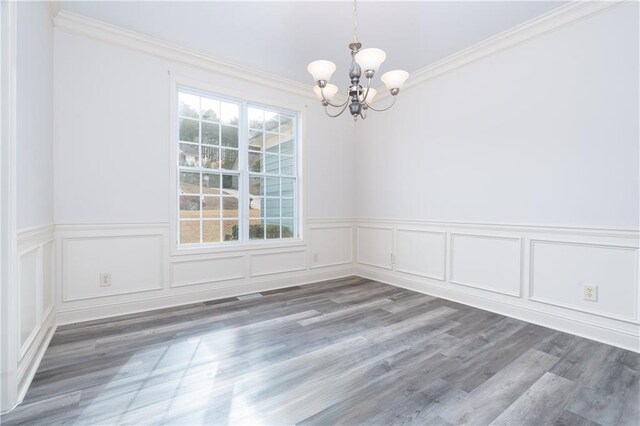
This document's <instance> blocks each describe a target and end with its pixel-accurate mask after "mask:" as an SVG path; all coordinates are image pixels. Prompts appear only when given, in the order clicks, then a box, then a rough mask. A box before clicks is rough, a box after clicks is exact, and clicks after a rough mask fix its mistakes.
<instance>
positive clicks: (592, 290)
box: [583, 285, 598, 302]
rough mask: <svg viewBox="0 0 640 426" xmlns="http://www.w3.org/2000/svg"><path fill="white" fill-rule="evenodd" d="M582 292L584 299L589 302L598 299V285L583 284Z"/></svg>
mask: <svg viewBox="0 0 640 426" xmlns="http://www.w3.org/2000/svg"><path fill="white" fill-rule="evenodd" d="M583 292H584V300H588V301H590V302H597V301H598V286H595V285H585V286H583Z"/></svg>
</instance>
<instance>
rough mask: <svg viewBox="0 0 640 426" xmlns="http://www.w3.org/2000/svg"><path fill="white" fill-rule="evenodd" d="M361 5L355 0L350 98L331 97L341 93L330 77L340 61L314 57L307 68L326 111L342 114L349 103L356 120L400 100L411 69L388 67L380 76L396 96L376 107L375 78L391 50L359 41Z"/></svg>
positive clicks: (329, 114) (348, 95)
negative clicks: (364, 81)
mask: <svg viewBox="0 0 640 426" xmlns="http://www.w3.org/2000/svg"><path fill="white" fill-rule="evenodd" d="M357 16H358V5H357V0H354V1H353V40H352V41H351V43H349V50H351V67H350V68H349V78H350V79H351V85H350V86H349V88H348V89H347V100H346V101H344V103H342V104H335V103H332V102H331V101H332V100H333V98H334V97H335V95H336V94H337V93H338V87H337V86H336V85H334V84H330V83H329V80H330V79H331V76H332V75H333V73H334V72H335V71H336V65H335V64H334V63H333V62H331V61H326V60H319V61H313V62H311V63H310V64H309V65H308V66H307V71H309V73H310V74H311V76H312V77H313V81H315V83H316V85H315V86H314V88H313V91H314V93H315V94H316V96H317V97H318V99H319V100H320V101H321V102H322V106H323V107H324V111H325V113H326V114H327V115H328V116H329V117H338V116H339V115H342V113H343V112H345V110H346V109H347V107H349V112H350V113H351V116H352V117H353V120H354V121H356V120H357V119H358V117H362V119H365V118H367V110H370V109H371V110H373V111H386V110H388V109H389V108H391V107H392V106H393V105H394V104H395V103H396V97H397V95H398V93H400V89H402V86H404V82H405V81H406V80H407V78H408V77H409V73H408V72H406V71H403V70H393V71H387V72H386V73H384V74H382V77H380V79H381V80H382V82H383V83H384V84H385V86H386V87H387V89H388V90H389V92H390V93H391V96H392V99H393V100H392V102H391V104H390V105H389V106H387V107H386V108H382V109H376V108H374V107H372V106H371V103H372V102H373V98H374V97H375V96H376V89H372V88H371V80H372V79H373V76H374V75H375V74H376V73H377V72H378V69H379V68H380V65H382V63H383V62H384V60H385V59H386V58H387V54H386V53H384V51H383V50H382V49H376V48H368V49H362V50H360V48H361V47H362V43H360V41H358V31H357V23H358V21H357ZM362 70H364V76H365V78H366V79H367V87H366V88H363V87H362V86H361V85H360V77H361V76H362ZM330 106H331V107H334V108H336V110H334V111H333V112H330V111H329V109H328V107H330Z"/></svg>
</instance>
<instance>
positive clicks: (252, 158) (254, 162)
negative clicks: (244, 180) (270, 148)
mask: <svg viewBox="0 0 640 426" xmlns="http://www.w3.org/2000/svg"><path fill="white" fill-rule="evenodd" d="M249 171H250V172H257V173H260V172H261V171H262V153H260V152H249Z"/></svg>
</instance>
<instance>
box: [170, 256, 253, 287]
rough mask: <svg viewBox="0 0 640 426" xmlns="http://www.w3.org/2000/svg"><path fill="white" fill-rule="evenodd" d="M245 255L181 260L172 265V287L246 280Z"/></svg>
mask: <svg viewBox="0 0 640 426" xmlns="http://www.w3.org/2000/svg"><path fill="white" fill-rule="evenodd" d="M243 271H244V255H239V256H230V257H222V258H215V259H196V260H180V261H174V263H172V264H171V287H183V286H188V285H196V284H206V283H212V282H217V281H223V280H233V279H240V278H244V272H243Z"/></svg>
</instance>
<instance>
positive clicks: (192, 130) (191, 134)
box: [179, 118, 200, 143]
mask: <svg viewBox="0 0 640 426" xmlns="http://www.w3.org/2000/svg"><path fill="white" fill-rule="evenodd" d="M179 139H180V140H181V141H184V142H195V143H198V142H199V141H200V123H199V122H198V120H192V119H190V118H181V119H180V133H179Z"/></svg>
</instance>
